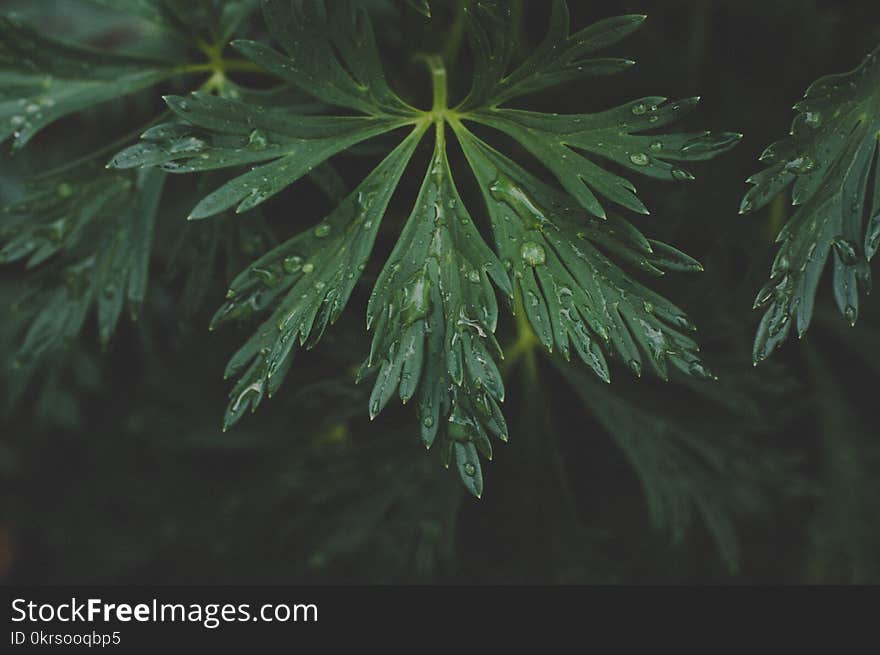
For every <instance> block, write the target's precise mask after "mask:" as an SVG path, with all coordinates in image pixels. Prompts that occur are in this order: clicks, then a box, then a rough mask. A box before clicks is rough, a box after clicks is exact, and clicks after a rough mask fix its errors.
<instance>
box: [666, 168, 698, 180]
mask: <svg viewBox="0 0 880 655" xmlns="http://www.w3.org/2000/svg"><path fill="white" fill-rule="evenodd" d="M671 175H672V179H673V180H677V181H679V182H690V181H691V180H693V179H694V176H693V175H691V174H690V173H688V172H687V171H686V170H684V169H683V168H673V169H672V172H671Z"/></svg>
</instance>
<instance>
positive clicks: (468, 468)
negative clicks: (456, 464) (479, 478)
mask: <svg viewBox="0 0 880 655" xmlns="http://www.w3.org/2000/svg"><path fill="white" fill-rule="evenodd" d="M464 472H465V474H466V475H468V476H470V477H473V476H475V475H476V474H477V467H476V466H474V465H473V464H471V463H470V462H468V463H467V464H465V465H464Z"/></svg>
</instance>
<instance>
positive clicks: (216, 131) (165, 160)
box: [110, 93, 406, 219]
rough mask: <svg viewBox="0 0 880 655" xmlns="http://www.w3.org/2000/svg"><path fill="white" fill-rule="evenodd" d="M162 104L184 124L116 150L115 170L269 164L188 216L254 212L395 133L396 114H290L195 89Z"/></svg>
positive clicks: (181, 170) (175, 170)
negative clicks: (341, 156)
mask: <svg viewBox="0 0 880 655" xmlns="http://www.w3.org/2000/svg"><path fill="white" fill-rule="evenodd" d="M166 102H167V104H168V106H169V107H170V108H171V110H172V111H173V112H174V113H175V114H176V115H177V117H178V118H180V119H182V120H184V121H186V122H185V123H165V124H162V125H158V126H156V127H154V128H151V129H150V130H148V131H147V132H145V133H144V135H143V138H144V140H143V141H142V142H141V143H138V144H135V145H133V146H131V147H129V148H127V149H125V150H123V151H122V152H120V153H118V154H117V155H116V156H115V157H114V158H113V160H112V161H111V162H110V166H111V167H113V168H120V169H126V168H134V167H139V166H157V165H159V166H162V168H163V169H164V170H166V171H169V172H172V173H191V172H196V171H208V170H215V169H222V168H228V167H231V166H242V165H246V164H255V163H260V162H269V163H266V164H264V165H262V166H259V167H256V168H253V169H252V170H250V171H249V172H247V173H244V174H243V175H240V176H238V177H235V178H233V179H232V180H230V181H229V182H227V183H226V184H224V185H223V186H222V187H220V188H219V189H217V190H216V191H214V192H213V193H211V194H210V195H208V196H207V197H205V198H204V199H202V201H201V202H200V203H199V204H198V205H197V206H196V207H195V208H194V209H193V211H192V213H191V215H190V218H193V219H198V218H206V217H208V216H213V215H215V214H219V213H220V212H222V211H224V210H226V209H229V208H230V207H237V209H236V211H238V212H244V211H247V210H249V209H253V208H254V207H256V206H257V205H259V204H261V203H263V202H265V201H266V200H268V199H269V198H271V197H272V196H274V195H275V194H277V193H279V192H280V191H283V190H284V189H285V188H287V187H288V186H289V185H290V184H292V183H294V182H295V181H296V180H298V179H300V178H301V177H302V176H303V175H306V174H307V173H309V172H311V171H312V170H313V169H314V168H315V167H317V166H319V165H320V164H322V163H323V162H325V161H326V160H327V159H329V158H330V157H332V156H333V155H335V154H337V153H338V152H340V151H342V150H345V149H347V148H349V147H351V146H352V145H355V144H357V143H360V142H361V141H365V140H367V139H369V138H371V137H375V136H378V135H380V134H384V133H386V132H389V131H391V130H394V129H396V128H398V127H401V126H402V125H404V124H406V122H404V121H402V120H401V119H399V118H390V119H374V118H366V117H353V116H296V115H291V114H290V113H289V112H285V111H278V110H274V109H272V108H266V107H261V106H254V105H251V104H247V103H243V102H240V101H237V100H232V99H228V98H221V97H216V96H211V95H207V94H203V93H194V94H192V95H190V96H188V97H185V98H184V97H180V96H168V97H167V98H166Z"/></svg>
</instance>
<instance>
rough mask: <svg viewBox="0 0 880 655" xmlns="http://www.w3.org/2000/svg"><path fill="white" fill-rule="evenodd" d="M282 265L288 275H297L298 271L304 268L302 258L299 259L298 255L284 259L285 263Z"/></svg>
mask: <svg viewBox="0 0 880 655" xmlns="http://www.w3.org/2000/svg"><path fill="white" fill-rule="evenodd" d="M281 265H282V266H283V267H284V270H285V271H287V272H288V273H296V272H297V271H298V270H300V269H301V268H303V265H302V257H299V256H298V255H290V257H285V258H284V261H283V262H282V263H281Z"/></svg>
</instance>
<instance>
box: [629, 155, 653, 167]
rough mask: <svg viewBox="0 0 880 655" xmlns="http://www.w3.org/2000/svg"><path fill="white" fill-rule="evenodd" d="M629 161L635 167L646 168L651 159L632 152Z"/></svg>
mask: <svg viewBox="0 0 880 655" xmlns="http://www.w3.org/2000/svg"><path fill="white" fill-rule="evenodd" d="M629 160H630V161H631V162H632V163H633V164H635V165H636V166H647V165H648V164H649V163H650V161H651V159H650V158H649V157H648V155H646V154H645V153H643V152H634V153H633V154H631V155H630V156H629Z"/></svg>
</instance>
